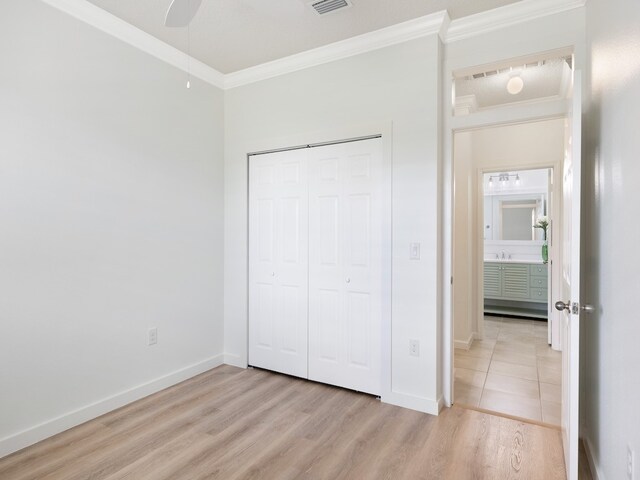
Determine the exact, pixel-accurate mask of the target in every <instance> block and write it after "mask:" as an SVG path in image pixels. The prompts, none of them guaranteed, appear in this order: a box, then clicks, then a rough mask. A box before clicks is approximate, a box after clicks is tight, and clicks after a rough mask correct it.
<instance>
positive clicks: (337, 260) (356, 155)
mask: <svg viewBox="0 0 640 480" xmlns="http://www.w3.org/2000/svg"><path fill="white" fill-rule="evenodd" d="M309 219H310V223H309V230H310V235H309V378H310V379H311V380H316V381H320V382H324V383H330V384H333V385H338V386H341V387H346V388H351V389H354V390H358V391H361V392H367V393H372V394H377V395H379V394H380V393H381V375H382V371H381V353H382V348H381V345H382V343H381V333H382V331H381V330H382V140H381V139H372V140H364V141H357V142H351V143H343V144H339V145H328V146H324V147H318V148H313V149H311V151H310V160H309Z"/></svg>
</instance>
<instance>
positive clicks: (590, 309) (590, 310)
mask: <svg viewBox="0 0 640 480" xmlns="http://www.w3.org/2000/svg"><path fill="white" fill-rule="evenodd" d="M580 308H581V309H582V311H583V312H584V313H593V312H595V311H596V309H595V308H593V305H589V304H586V305H582V307H580Z"/></svg>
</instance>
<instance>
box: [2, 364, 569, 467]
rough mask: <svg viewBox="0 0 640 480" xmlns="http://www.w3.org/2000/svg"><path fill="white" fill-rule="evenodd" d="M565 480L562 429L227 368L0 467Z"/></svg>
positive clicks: (29, 450) (58, 438)
mask: <svg viewBox="0 0 640 480" xmlns="http://www.w3.org/2000/svg"><path fill="white" fill-rule="evenodd" d="M215 478H220V479H252V478H255V479H332V480H333V479H358V480H366V479H451V480H465V479H487V480H489V479H491V480H499V479H526V480H535V479H544V480H553V479H564V478H565V476H564V461H563V456H562V441H561V438H560V432H559V431H558V430H557V429H552V428H546V427H543V426H539V425H534V424H528V423H524V422H520V421H516V420H511V419H508V418H502V417H498V416H493V415H488V414H485V413H481V412H477V411H473V410H467V409H463V408H459V407H453V408H451V409H445V410H444V411H443V412H442V413H441V415H440V416H438V417H434V416H430V415H426V414H422V413H419V412H415V411H412V410H407V409H403V408H399V407H394V406H391V405H387V404H383V403H380V402H379V401H378V400H376V399H375V398H373V397H371V396H368V395H364V394H359V393H356V392H352V391H349V390H343V389H339V388H335V387H331V386H327V385H322V384H318V383H313V382H309V381H305V380H300V379H295V378H291V377H287V376H284V375H278V374H274V373H270V372H266V371H262V370H258V369H255V370H242V369H239V368H234V367H230V366H221V367H218V368H216V369H213V370H211V371H209V372H206V373H204V374H202V375H199V376H197V377H195V378H193V379H190V380H187V381H186V382H183V383H181V384H179V385H176V386H174V387H171V388H169V389H166V390H163V391H162V392H159V393H157V394H155V395H152V396H150V397H147V398H144V399H142V400H140V401H138V402H135V403H132V404H130V405H128V406H126V407H123V408H121V409H119V410H116V411H114V412H111V413H109V414H107V415H104V416H102V417H100V418H97V419H95V420H93V421H90V422H88V423H85V424H83V425H80V426H78V427H76V428H74V429H71V430H69V431H66V432H64V433H61V434H59V435H57V436H55V437H52V438H49V439H47V440H44V441H42V442H40V443H38V444H36V445H33V446H31V447H29V448H26V449H24V450H22V451H20V452H17V453H15V454H13V455H11V456H8V457H5V458H4V459H0V479H2V480H28V479H33V480H35V479H38V480H54V479H60V480H62V479H64V480H88V479H108V480H116V479H135V480H137V479H150V480H163V479H171V480H181V479H188V480H199V479H215Z"/></svg>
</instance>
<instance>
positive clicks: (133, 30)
mask: <svg viewBox="0 0 640 480" xmlns="http://www.w3.org/2000/svg"><path fill="white" fill-rule="evenodd" d="M42 1H43V2H44V3H47V4H49V5H51V6H52V7H55V8H57V9H58V10H62V11H63V12H65V13H67V14H69V15H71V16H72V17H75V18H77V19H78V20H80V21H82V22H85V23H87V24H89V25H91V26H93V27H95V28H97V29H98V30H101V31H103V32H105V33H107V34H109V35H111V36H113V37H115V38H117V39H119V40H122V41H123V42H125V43H128V44H129V45H131V46H133V47H135V48H137V49H139V50H142V51H143V52H145V53H148V54H149V55H151V56H153V57H156V58H158V59H160V60H162V61H163V62H166V63H168V64H169V65H172V66H174V67H176V68H179V69H180V70H183V71H187V65H189V71H190V73H191V75H192V76H193V77H197V78H199V79H200V80H203V81H205V82H207V83H209V84H211V85H213V86H215V87H218V88H224V78H225V76H224V74H222V73H220V72H219V71H217V70H215V69H214V68H211V67H210V66H208V65H205V64H204V63H202V62H201V61H199V60H196V59H195V58H193V57H189V55H187V54H186V53H184V52H181V51H180V50H178V49H177V48H174V47H172V46H171V45H169V44H167V43H165V42H163V41H162V40H159V39H157V38H156V37H154V36H153V35H149V34H148V33H146V32H143V31H142V30H140V29H139V28H137V27H134V26H133V25H131V24H130V23H127V22H125V21H124V20H121V19H120V18H118V17H116V16H115V15H112V14H111V13H109V12H107V11H106V10H103V9H102V8H100V7H98V6H96V5H94V4H92V3H89V2H88V1H87V0H42Z"/></svg>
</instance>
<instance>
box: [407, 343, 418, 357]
mask: <svg viewBox="0 0 640 480" xmlns="http://www.w3.org/2000/svg"><path fill="white" fill-rule="evenodd" d="M409 355H411V356H412V357H419V356H420V342H419V341H418V340H409Z"/></svg>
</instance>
